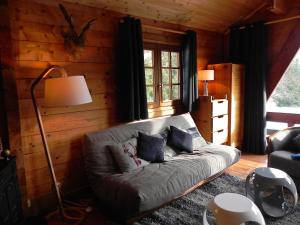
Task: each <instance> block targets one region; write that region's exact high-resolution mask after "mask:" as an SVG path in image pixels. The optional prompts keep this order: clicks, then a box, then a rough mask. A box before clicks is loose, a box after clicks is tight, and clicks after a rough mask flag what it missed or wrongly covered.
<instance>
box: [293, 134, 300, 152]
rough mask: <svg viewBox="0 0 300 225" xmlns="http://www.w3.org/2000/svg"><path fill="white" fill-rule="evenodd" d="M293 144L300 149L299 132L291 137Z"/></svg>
mask: <svg viewBox="0 0 300 225" xmlns="http://www.w3.org/2000/svg"><path fill="white" fill-rule="evenodd" d="M293 142H294V145H295V146H296V148H297V150H300V134H298V135H297V136H295V137H294V138H293Z"/></svg>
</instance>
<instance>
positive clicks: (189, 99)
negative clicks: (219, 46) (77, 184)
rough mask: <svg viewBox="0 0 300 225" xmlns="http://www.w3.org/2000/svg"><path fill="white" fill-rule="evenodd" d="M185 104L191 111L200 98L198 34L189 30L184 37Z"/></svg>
mask: <svg viewBox="0 0 300 225" xmlns="http://www.w3.org/2000/svg"><path fill="white" fill-rule="evenodd" d="M182 67H183V84H182V85H183V93H182V94H183V104H184V106H185V110H186V111H188V112H191V111H192V110H194V109H195V105H196V104H195V102H196V99H197V98H198V80H197V35H196V32H195V31H192V30H189V31H187V34H186V35H185V37H184V45H183V60H182Z"/></svg>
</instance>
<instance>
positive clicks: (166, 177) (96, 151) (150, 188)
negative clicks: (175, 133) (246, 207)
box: [84, 114, 240, 218]
mask: <svg viewBox="0 0 300 225" xmlns="http://www.w3.org/2000/svg"><path fill="white" fill-rule="evenodd" d="M170 125H174V126H177V127H180V128H185V129H187V128H190V127H194V126H195V124H194V121H193V120H192V118H191V116H190V115H189V114H183V115H180V116H175V117H169V118H160V119H154V120H147V121H145V122H143V121H142V122H138V123H130V124H127V125H121V126H118V127H114V128H110V129H108V130H105V131H102V132H96V133H92V134H88V135H87V136H86V137H85V139H84V147H85V149H84V155H85V166H86V171H87V175H88V178H89V182H90V185H91V187H92V189H93V190H94V192H95V193H96V195H97V196H98V198H99V199H100V201H101V202H102V204H104V205H105V206H107V207H109V208H112V209H113V211H114V212H116V213H117V214H118V215H120V216H122V217H125V218H130V217H133V216H135V215H137V214H139V213H141V212H144V211H148V210H151V209H154V208H157V207H159V206H161V205H162V204H164V203H166V202H169V201H171V200H172V199H174V198H176V197H178V196H180V195H182V194H183V193H184V192H185V191H187V190H188V189H190V188H192V187H193V186H195V185H196V184H198V183H199V182H200V181H202V180H205V179H207V178H209V177H211V176H213V175H215V174H217V173H219V172H221V171H222V170H224V169H226V168H227V167H229V166H230V165H232V164H234V163H235V162H237V161H238V160H239V158H240V151H239V150H237V149H235V148H232V147H229V146H225V145H213V144H208V145H206V146H204V147H202V148H201V149H199V150H198V151H194V152H193V153H192V154H179V155H177V156H174V157H170V158H168V160H167V161H165V162H163V163H151V164H149V165H147V166H145V167H142V168H138V169H135V170H133V171H130V172H127V173H120V172H118V171H117V169H116V166H115V165H114V161H113V160H112V159H111V155H110V152H109V150H108V148H107V145H109V144H110V143H111V142H122V141H125V140H127V139H129V138H130V137H132V136H133V135H135V134H136V132H137V131H143V132H147V131H151V132H149V133H151V134H154V133H158V132H159V131H161V130H162V129H165V127H167V126H170Z"/></svg>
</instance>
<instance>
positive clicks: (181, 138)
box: [169, 126, 193, 153]
mask: <svg viewBox="0 0 300 225" xmlns="http://www.w3.org/2000/svg"><path fill="white" fill-rule="evenodd" d="M169 145H171V146H173V147H175V148H177V149H180V150H183V151H186V152H188V153H192V152H193V136H192V135H191V134H189V133H187V132H185V131H183V130H180V129H178V128H177V127H173V126H170V135H169Z"/></svg>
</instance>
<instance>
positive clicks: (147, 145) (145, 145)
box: [138, 132, 166, 162]
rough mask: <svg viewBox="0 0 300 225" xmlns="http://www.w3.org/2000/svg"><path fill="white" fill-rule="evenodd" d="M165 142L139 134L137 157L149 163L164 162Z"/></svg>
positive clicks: (158, 138) (159, 138)
mask: <svg viewBox="0 0 300 225" xmlns="http://www.w3.org/2000/svg"><path fill="white" fill-rule="evenodd" d="M165 144H166V142H165V140H164V138H162V137H156V136H151V135H147V134H144V133H141V132H139V136H138V156H139V157H140V158H141V159H144V160H146V161H149V162H163V161H164V152H163V149H164V146H165Z"/></svg>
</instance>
